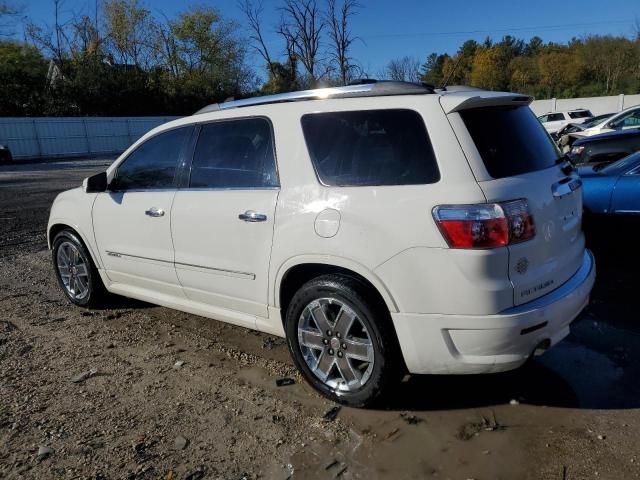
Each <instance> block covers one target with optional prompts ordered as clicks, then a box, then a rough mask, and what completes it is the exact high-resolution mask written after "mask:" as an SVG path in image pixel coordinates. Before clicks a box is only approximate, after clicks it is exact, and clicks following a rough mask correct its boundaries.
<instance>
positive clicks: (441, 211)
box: [433, 200, 535, 249]
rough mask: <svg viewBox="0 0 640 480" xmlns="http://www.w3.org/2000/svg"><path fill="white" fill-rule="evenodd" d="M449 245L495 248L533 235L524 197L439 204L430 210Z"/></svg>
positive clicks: (524, 239)
mask: <svg viewBox="0 0 640 480" xmlns="http://www.w3.org/2000/svg"><path fill="white" fill-rule="evenodd" d="M433 218H434V219H435V221H436V223H437V224H438V227H439V228H440V231H441V232H442V235H443V236H444V238H445V240H446V241H447V243H448V244H449V246H450V247H451V248H470V249H473V248H497V247H504V246H506V245H509V244H513V243H519V242H524V241H526V240H530V239H532V238H533V237H534V236H535V225H534V222H533V216H532V215H531V212H530V211H529V205H528V204H527V201H526V200H513V201H510V202H504V203H487V204H478V205H441V206H438V207H435V208H434V209H433Z"/></svg>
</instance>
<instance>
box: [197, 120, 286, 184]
mask: <svg viewBox="0 0 640 480" xmlns="http://www.w3.org/2000/svg"><path fill="white" fill-rule="evenodd" d="M189 186H190V187H191V188H260V187H276V186H278V174H277V169H276V160H275V156H274V153H273V141H272V135H271V125H270V124H269V122H268V121H267V120H265V119H264V118H248V119H243V120H233V121H228V122H216V123H209V124H206V125H203V126H202V130H201V131H200V136H199V137H198V143H197V146H196V151H195V154H194V156H193V163H192V166H191V178H190V181H189Z"/></svg>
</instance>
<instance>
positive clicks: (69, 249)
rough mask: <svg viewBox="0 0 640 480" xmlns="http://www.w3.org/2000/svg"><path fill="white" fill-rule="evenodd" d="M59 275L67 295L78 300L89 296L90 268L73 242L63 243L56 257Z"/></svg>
mask: <svg viewBox="0 0 640 480" xmlns="http://www.w3.org/2000/svg"><path fill="white" fill-rule="evenodd" d="M56 263H57V266H58V274H59V275H60V278H61V279H62V283H63V284H64V288H65V289H66V290H67V293H68V294H69V295H70V296H72V297H73V298H75V299H76V300H82V299H83V298H85V297H86V296H87V295H88V294H89V267H88V266H87V264H86V263H85V262H84V260H83V259H82V256H81V255H80V251H79V250H78V248H77V247H76V246H75V245H74V244H73V243H71V242H62V243H61V244H60V246H59V247H58V253H57V255H56Z"/></svg>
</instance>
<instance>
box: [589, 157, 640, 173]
mask: <svg viewBox="0 0 640 480" xmlns="http://www.w3.org/2000/svg"><path fill="white" fill-rule="evenodd" d="M638 165H640V152H636V153H632V154H631V155H629V156H628V157H624V158H622V159H620V160H618V161H617V162H613V163H610V164H608V165H606V166H605V167H602V168H599V169H598V170H599V171H601V172H602V173H605V174H607V175H620V174H622V173H625V172H627V171H629V170H631V169H633V168H634V167H637V166H638ZM594 170H595V169H594Z"/></svg>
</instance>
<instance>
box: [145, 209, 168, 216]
mask: <svg viewBox="0 0 640 480" xmlns="http://www.w3.org/2000/svg"><path fill="white" fill-rule="evenodd" d="M144 214H145V215H149V216H150V217H162V216H163V215H164V210H163V209H161V208H156V207H151V208H150V209H148V210H145V211H144Z"/></svg>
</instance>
